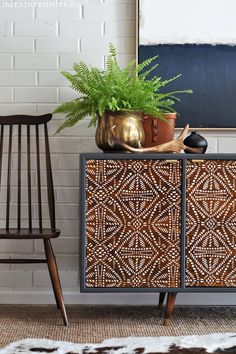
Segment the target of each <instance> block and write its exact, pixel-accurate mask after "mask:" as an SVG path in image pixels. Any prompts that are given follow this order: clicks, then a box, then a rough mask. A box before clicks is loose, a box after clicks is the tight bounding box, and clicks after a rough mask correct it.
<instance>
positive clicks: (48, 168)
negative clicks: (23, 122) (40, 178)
mask: <svg viewBox="0 0 236 354" xmlns="http://www.w3.org/2000/svg"><path fill="white" fill-rule="evenodd" d="M44 134H45V153H46V174H47V195H48V206H49V214H50V221H51V229H52V230H53V231H55V229H56V225H55V197H54V190H53V179H52V167H51V158H50V147H49V139H48V128H47V124H46V123H45V124H44Z"/></svg>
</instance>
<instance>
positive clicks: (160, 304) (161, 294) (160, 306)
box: [158, 293, 166, 310]
mask: <svg viewBox="0 0 236 354" xmlns="http://www.w3.org/2000/svg"><path fill="white" fill-rule="evenodd" d="M165 297H166V293H160V294H159V303H158V309H159V310H161V309H162V307H163V303H164V301H165Z"/></svg>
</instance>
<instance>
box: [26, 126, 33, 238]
mask: <svg viewBox="0 0 236 354" xmlns="http://www.w3.org/2000/svg"><path fill="white" fill-rule="evenodd" d="M30 154H31V150H30V125H27V180H28V219H29V231H30V232H31V231H32V198H31V159H30Z"/></svg>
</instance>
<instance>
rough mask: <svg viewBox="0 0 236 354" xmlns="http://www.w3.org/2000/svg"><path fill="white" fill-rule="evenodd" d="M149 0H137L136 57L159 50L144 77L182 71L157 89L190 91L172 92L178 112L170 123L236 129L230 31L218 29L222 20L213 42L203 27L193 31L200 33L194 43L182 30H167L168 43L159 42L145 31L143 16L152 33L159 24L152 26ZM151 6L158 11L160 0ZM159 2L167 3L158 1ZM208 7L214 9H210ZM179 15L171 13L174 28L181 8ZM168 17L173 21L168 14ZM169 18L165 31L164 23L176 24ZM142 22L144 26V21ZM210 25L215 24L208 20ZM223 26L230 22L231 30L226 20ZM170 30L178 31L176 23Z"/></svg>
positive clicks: (235, 56) (235, 54)
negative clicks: (188, 91)
mask: <svg viewBox="0 0 236 354" xmlns="http://www.w3.org/2000/svg"><path fill="white" fill-rule="evenodd" d="M153 2H154V0H153V1H152V0H148V1H147V4H145V1H144V0H137V58H138V61H139V62H141V61H143V60H145V59H147V58H150V57H152V56H154V55H159V58H158V62H159V66H158V67H157V68H156V70H155V71H154V72H153V73H152V75H151V76H150V77H152V76H153V75H157V76H158V77H161V78H162V79H169V78H171V77H173V76H175V75H177V74H182V76H181V77H180V78H178V79H177V80H175V81H173V82H172V83H170V84H168V85H167V86H166V87H165V88H163V92H168V91H172V90H173V91H174V90H183V89H192V90H193V94H190V95H189V94H181V95H179V96H178V97H179V98H180V99H181V101H180V102H177V103H176V104H175V105H174V108H175V109H176V111H177V112H178V113H179V117H178V118H177V121H176V126H177V127H184V126H185V125H186V124H187V123H189V125H190V127H191V128H197V129H221V130H222V129H236V110H235V107H234V102H235V92H236V71H235V67H236V43H235V42H234V41H233V34H231V32H230V30H229V31H228V33H227V34H224V32H227V29H226V28H227V25H225V27H224V26H223V27H222V40H219V38H218V37H217V33H216V35H215V42H214V41H213V39H214V38H211V39H210V40H208V39H207V35H206V34H204V30H202V32H201V31H199V36H200V35H202V36H203V38H201V37H198V40H199V42H197V40H196V38H195V37H194V36H193V38H191V36H189V37H190V38H188V36H187V39H184V35H183V39H179V38H178V36H176V37H175V36H174V35H173V37H175V38H173V42H171V39H170V38H169V39H166V41H165V40H163V41H162V37H161V35H160V36H159V37H160V38H159V37H158V35H155V36H156V37H157V39H156V40H155V38H156V37H155V36H153V33H150V31H151V30H152V26H150V24H149V23H148V22H149V21H153V22H155V23H153V31H155V32H158V29H160V27H158V16H157V17H154V16H153V15H152V12H153V11H155V9H153V6H150V7H148V3H150V4H153ZM167 3H168V1H167ZM141 4H142V5H141ZM172 4H173V3H172ZM184 4H185V1H184V2H183V3H182V4H180V7H181V6H184ZM155 6H157V7H158V8H159V10H160V11H161V9H162V6H163V3H161V2H160V1H157V5H155ZM164 6H167V5H165V4H164ZM222 6H223V4H222ZM227 6H231V5H227ZM199 7H200V5H199ZM170 11H171V10H170ZM211 11H214V9H213V10H211ZM222 11H223V9H222ZM182 16H183V18H181V17H178V16H176V17H177V18H178V23H179V27H181V22H184V18H185V12H184V11H183V12H182ZM205 17H206V16H204V18H205ZM211 17H214V13H213V14H211V15H210V16H209V21H210V20H211ZM171 18H172V20H173V17H171ZM197 18H198V17H197ZM176 21H177V20H176ZM229 21H231V19H229ZM173 22H175V20H174V21H172V22H171V21H170V22H167V23H166V26H167V29H166V31H167V32H168V30H169V28H171V27H173V28H174V27H175V25H176V24H175V23H173ZM234 22H235V21H234ZM147 23H148V25H146V24H147ZM219 23H220V22H219ZM162 25H163V24H162ZM201 26H203V28H204V20H203V24H202V23H201V25H199V28H200V27H201ZM214 26H215V24H213V27H214ZM229 26H231V27H230V28H231V29H233V28H235V25H232V23H231V24H230V25H229ZM209 27H210V25H209ZM143 28H145V30H144V29H143ZM173 31H174V30H172V32H173ZM176 31H177V32H178V26H177V25H176ZM186 31H187V32H188V33H190V32H191V31H192V28H191V27H189V28H187V29H186ZM209 31H210V30H209ZM170 32H171V30H170ZM205 32H206V31H205ZM230 34H231V37H232V39H231V37H230ZM149 35H150V38H149V37H148V36H149ZM218 36H219V35H218ZM220 39H221V38H220ZM181 40H182V41H183V43H182V42H181ZM188 40H189V42H188ZM191 40H192V42H191ZM211 41H212V43H211Z"/></svg>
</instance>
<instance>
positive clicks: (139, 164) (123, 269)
mask: <svg viewBox="0 0 236 354" xmlns="http://www.w3.org/2000/svg"><path fill="white" fill-rule="evenodd" d="M181 175H182V162H181V161H176V162H169V163H168V162H167V161H165V160H159V161H158V160H141V159H140V160H132V159H130V160H116V159H114V160H109V159H108V160H105V159H104V160H92V159H91V160H87V161H86V235H85V238H86V240H85V243H86V262H85V263H86V274H85V286H86V287H87V288H176V287H180V244H181Z"/></svg>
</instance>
